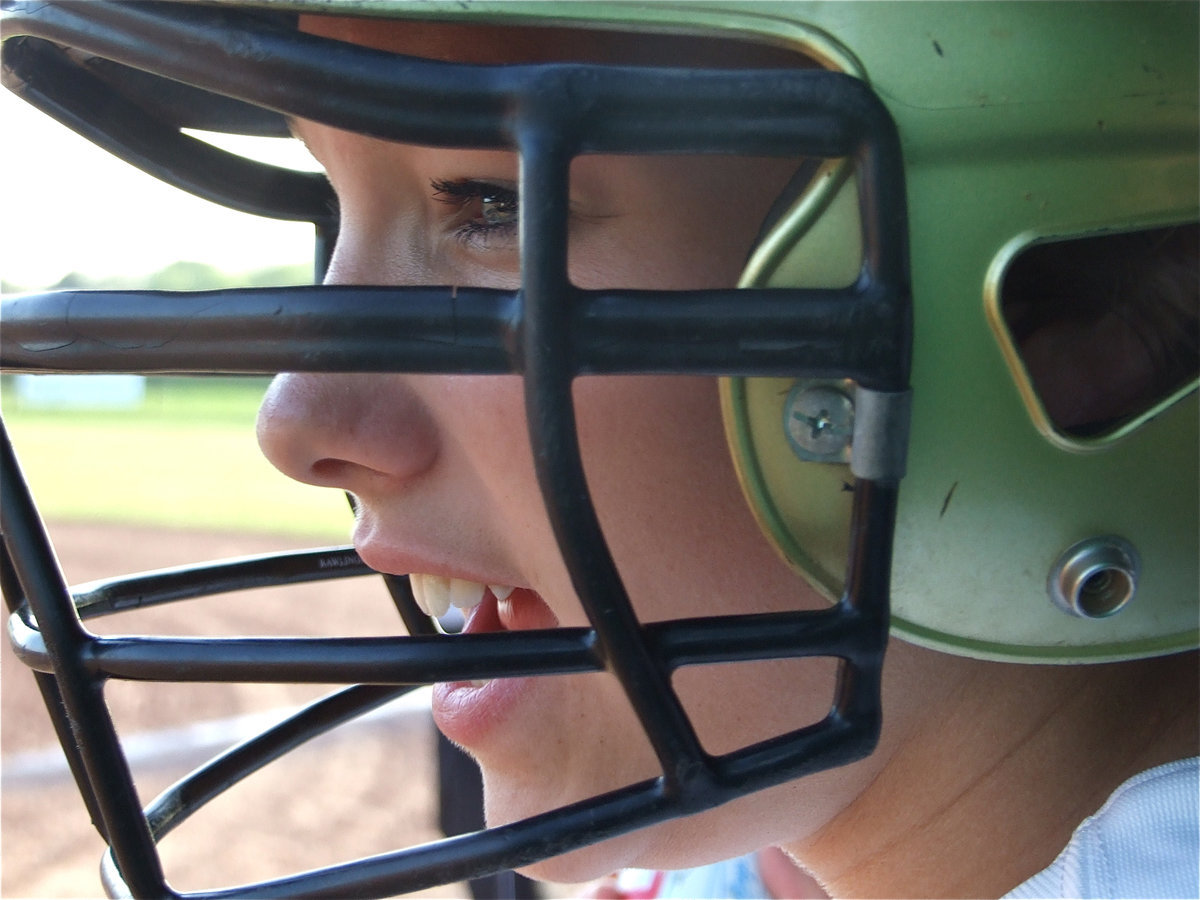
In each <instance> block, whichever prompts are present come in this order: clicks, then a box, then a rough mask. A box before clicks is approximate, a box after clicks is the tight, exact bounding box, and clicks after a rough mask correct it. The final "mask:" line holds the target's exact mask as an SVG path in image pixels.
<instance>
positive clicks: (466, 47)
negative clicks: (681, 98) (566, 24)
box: [300, 15, 813, 68]
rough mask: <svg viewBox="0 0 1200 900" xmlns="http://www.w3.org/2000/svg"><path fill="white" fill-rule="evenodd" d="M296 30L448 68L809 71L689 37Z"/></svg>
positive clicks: (765, 54)
mask: <svg viewBox="0 0 1200 900" xmlns="http://www.w3.org/2000/svg"><path fill="white" fill-rule="evenodd" d="M300 28H301V30H302V31H307V32H309V33H312V34H318V35H321V36H324V37H329V38H333V39H335V40H340V41H345V42H347V43H353V44H360V45H362V46H364V47H372V48H374V49H376V50H387V51H390V52H393V53H402V54H405V55H409V56H420V57H424V58H426V59H437V60H443V61H447V62H465V63H478V64H484V65H494V64H502V63H539V62H582V63H610V64H624V65H640V66H682V67H706V68H808V67H810V66H812V65H813V64H812V63H811V62H810V61H809V60H808V59H807V58H805V57H804V56H801V55H800V54H798V53H795V52H793V51H790V50H786V49H784V48H781V47H775V46H771V45H767V44H757V43H751V42H749V41H742V40H730V39H726V38H714V37H705V36H693V35H673V34H657V33H645V34H642V33H636V32H628V31H608V30H589V29H581V28H558V27H550V26H546V27H531V26H512V25H476V24H470V25H468V24H459V23H448V22H420V21H386V20H382V19H372V18H347V17H335V16H317V15H306V16H302V17H301V19H300Z"/></svg>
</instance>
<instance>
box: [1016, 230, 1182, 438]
mask: <svg viewBox="0 0 1200 900" xmlns="http://www.w3.org/2000/svg"><path fill="white" fill-rule="evenodd" d="M1198 270H1200V226H1197V225H1195V224H1191V225H1184V226H1178V227H1171V228H1158V229H1151V230H1146V231H1138V232H1129V233H1122V234H1104V235H1092V236H1087V237H1076V238H1071V239H1067V240H1053V241H1045V242H1040V243H1036V244H1032V245H1030V246H1029V247H1027V248H1025V249H1024V250H1023V251H1022V252H1021V253H1019V254H1018V255H1017V256H1016V257H1015V258H1014V259H1013V260H1012V262H1011V263H1010V265H1009V268H1008V271H1007V272H1006V273H1005V275H1004V280H1003V284H1002V286H1001V297H1000V301H1001V303H1000V305H1001V313H1002V316H1003V319H1004V324H1005V327H1006V328H1007V330H1008V332H1009V337H1010V338H1011V341H1012V345H1013V347H1014V348H1015V350H1016V353H1017V356H1018V357H1019V358H1020V363H1021V367H1022V369H1023V373H1022V374H1023V377H1024V379H1025V382H1026V385H1027V387H1028V389H1029V390H1030V391H1031V392H1032V394H1033V396H1034V397H1035V398H1036V402H1037V405H1038V406H1039V407H1040V409H1041V411H1042V412H1044V414H1045V416H1046V418H1048V419H1049V420H1050V423H1051V424H1052V426H1053V427H1054V428H1055V429H1056V430H1057V431H1059V432H1061V433H1062V434H1064V435H1066V436H1068V437H1071V438H1094V437H1103V436H1107V435H1111V434H1115V433H1117V432H1124V431H1125V430H1127V428H1126V426H1132V425H1135V424H1137V423H1139V422H1140V421H1142V420H1144V419H1145V418H1148V417H1149V416H1150V415H1151V414H1153V413H1155V412H1157V411H1158V409H1159V407H1160V406H1161V405H1162V404H1163V403H1164V402H1166V401H1169V400H1171V399H1175V398H1177V397H1178V396H1179V395H1180V394H1181V393H1185V392H1186V391H1187V390H1188V389H1189V388H1194V387H1195V384H1196V382H1197V376H1198V373H1200V350H1198V344H1200V336H1198V327H1200V326H1198V321H1200V272H1198Z"/></svg>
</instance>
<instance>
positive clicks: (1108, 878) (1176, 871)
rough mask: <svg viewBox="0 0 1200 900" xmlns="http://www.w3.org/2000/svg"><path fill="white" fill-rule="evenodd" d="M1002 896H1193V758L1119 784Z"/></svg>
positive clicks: (1198, 850)
mask: <svg viewBox="0 0 1200 900" xmlns="http://www.w3.org/2000/svg"><path fill="white" fill-rule="evenodd" d="M1008 896H1009V897H1014V898H1029V897H1081V898H1082V897H1197V896H1200V760H1198V759H1195V758H1193V759H1184V760H1179V761H1177V762H1173V763H1168V764H1167V765H1164V766H1159V767H1157V768H1154V769H1150V770H1148V771H1146V772H1142V773H1141V774H1139V775H1136V776H1134V777H1133V778H1131V779H1130V780H1129V781H1127V782H1125V783H1124V784H1123V785H1121V786H1120V787H1119V788H1117V790H1116V791H1114V792H1113V794H1112V796H1111V797H1109V799H1108V801H1107V802H1106V803H1105V804H1104V806H1103V807H1101V808H1100V810H1099V811H1098V812H1096V814H1095V815H1093V816H1090V817H1088V818H1087V819H1085V820H1084V821H1083V823H1082V824H1080V826H1079V828H1077V829H1076V831H1075V834H1074V835H1073V836H1072V837H1071V841H1070V843H1069V844H1067V847H1066V849H1065V850H1063V852H1062V854H1060V855H1059V857H1058V859H1056V860H1055V861H1054V863H1053V864H1052V865H1051V866H1050V867H1049V868H1048V869H1046V870H1044V871H1043V872H1040V873H1039V874H1037V875H1035V876H1034V877H1033V878H1031V879H1030V880H1029V881H1027V882H1025V883H1024V884H1022V885H1021V886H1020V887H1018V888H1016V889H1015V890H1014V891H1012V892H1011V893H1010V894H1008Z"/></svg>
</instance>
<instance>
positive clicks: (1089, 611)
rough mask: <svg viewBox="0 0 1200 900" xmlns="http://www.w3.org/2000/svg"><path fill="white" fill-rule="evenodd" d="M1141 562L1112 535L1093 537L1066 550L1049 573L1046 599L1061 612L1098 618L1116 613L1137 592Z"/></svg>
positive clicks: (1134, 550)
mask: <svg viewBox="0 0 1200 900" xmlns="http://www.w3.org/2000/svg"><path fill="white" fill-rule="evenodd" d="M1140 570H1141V560H1140V559H1139V557H1138V552H1137V550H1136V549H1134V546H1133V545H1132V544H1131V543H1129V541H1127V540H1125V539H1124V538H1120V537H1117V536H1116V535H1105V536H1103V537H1093V538H1088V539H1087V540H1083V541H1080V542H1079V543H1077V544H1073V545H1072V546H1070V547H1068V548H1067V549H1066V550H1065V551H1064V552H1063V554H1062V555H1061V556H1059V558H1058V561H1057V562H1056V563H1055V564H1054V568H1052V569H1051V570H1050V578H1049V579H1048V581H1047V588H1048V590H1049V591H1050V599H1051V600H1053V601H1054V605H1055V606H1057V607H1058V608H1059V609H1061V610H1062V611H1063V612H1065V613H1070V614H1071V615H1073V616H1079V617H1081V618H1084V619H1102V618H1104V617H1106V616H1111V615H1113V614H1114V613H1117V612H1120V611H1121V610H1122V609H1123V608H1124V607H1125V605H1126V604H1127V603H1128V602H1129V601H1130V600H1131V599H1133V595H1134V593H1135V592H1136V591H1137V581H1138V575H1139V573H1140Z"/></svg>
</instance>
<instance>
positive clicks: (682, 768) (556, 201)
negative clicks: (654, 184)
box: [519, 91, 707, 795]
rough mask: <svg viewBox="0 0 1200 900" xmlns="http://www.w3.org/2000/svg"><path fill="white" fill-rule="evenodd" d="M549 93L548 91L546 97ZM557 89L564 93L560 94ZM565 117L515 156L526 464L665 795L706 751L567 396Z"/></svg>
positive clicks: (536, 131)
mask: <svg viewBox="0 0 1200 900" xmlns="http://www.w3.org/2000/svg"><path fill="white" fill-rule="evenodd" d="M552 93H553V92H550V91H547V92H546V94H547V95H550V94H552ZM558 93H559V95H560V96H565V92H558ZM563 112H566V113H567V115H563V116H560V117H559V118H558V119H557V120H555V119H554V118H553V117H552V116H546V117H545V119H544V120H542V121H538V122H537V123H536V124H534V125H530V124H528V123H527V124H526V126H525V128H524V129H523V130H522V132H521V134H520V136H519V147H520V151H521V153H520V155H521V163H520V165H521V169H520V196H521V218H520V232H521V282H522V304H523V310H522V312H523V332H524V333H523V341H522V345H523V348H524V354H525V406H526V416H527V418H528V422H529V434H530V442H531V444H532V446H533V453H534V465H535V468H536V470H537V476H538V483H539V486H540V488H541V492H542V496H543V500H544V502H545V504H546V509H547V512H548V514H549V517H550V522H551V526H552V527H553V530H554V534H555V537H556V539H557V541H558V546H559V548H560V550H561V552H562V554H563V557H564V562H565V563H566V565H567V569H568V571H569V572H570V574H571V581H572V584H573V586H574V588H575V592H576V594H577V596H578V597H579V598H580V600H581V601H582V602H583V605H584V609H585V611H586V612H587V614H588V617H589V619H590V620H591V622H592V626H593V627H594V628H595V630H596V633H597V636H598V638H599V641H600V643H601V646H602V648H603V651H604V655H605V657H606V660H607V662H608V664H609V667H610V669H611V670H612V671H613V672H614V673H615V674H616V675H617V677H618V678H619V679H620V681H621V683H622V686H623V687H624V689H625V692H626V694H627V695H628V696H629V698H630V702H631V703H632V704H633V706H634V708H635V711H636V712H637V715H638V717H639V718H640V720H641V722H642V725H643V727H644V728H645V730H646V732H647V735H648V736H649V738H650V742H651V744H652V745H653V747H654V750H655V752H656V753H657V755H658V757H659V760H660V761H661V763H662V766H663V772H664V774H665V776H666V787H667V790H668V792H670V793H672V794H676V795H677V794H678V793H679V792H680V790H681V789H683V788H685V787H687V784H686V783H687V782H694V781H695V779H696V778H697V777H698V776H701V775H702V774H703V773H705V772H707V766H706V765H705V764H704V760H705V754H704V752H703V750H702V748H701V747H700V744H699V741H698V740H697V739H696V735H695V732H694V731H693V730H692V727H691V724H690V723H689V721H688V719H687V716H686V714H685V713H684V711H683V709H682V707H681V706H680V704H679V701H678V700H677V699H676V697H675V694H674V692H673V691H672V689H671V687H670V682H669V674H668V673H667V672H666V671H665V670H664V668H663V667H662V666H660V665H659V664H658V663H657V662H656V660H655V659H654V658H653V656H652V655H651V654H650V652H649V650H648V648H647V647H646V644H645V642H644V641H643V640H642V637H641V630H640V626H639V623H638V620H637V617H636V616H635V615H634V613H633V609H632V607H631V605H630V603H629V598H628V596H627V595H626V592H625V587H624V584H623V583H622V581H621V577H620V574H619V573H618V572H617V568H616V565H615V563H614V562H613V559H612V556H611V554H610V552H609V549H608V544H607V542H606V541H605V539H604V535H603V532H602V531H601V528H600V523H599V520H598V519H597V517H596V512H595V507H594V506H593V505H592V501H591V498H590V496H589V493H588V488H587V481H586V478H585V476H584V472H583V463H582V460H581V457H580V452H579V442H578V434H577V431H576V424H575V411H574V406H573V402H572V396H571V385H572V379H573V377H574V375H575V372H576V368H577V366H576V363H575V360H574V350H573V347H572V346H571V341H572V335H573V332H574V328H573V322H574V316H575V312H574V309H573V306H572V297H573V294H574V290H573V288H572V286H571V284H570V282H569V279H568V274H567V230H568V189H569V183H570V163H571V155H572V154H571V148H570V147H569V146H568V141H569V138H568V137H567V136H566V135H565V134H564V125H563V123H564V122H567V121H569V113H570V112H571V111H570V110H564V111H563Z"/></svg>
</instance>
